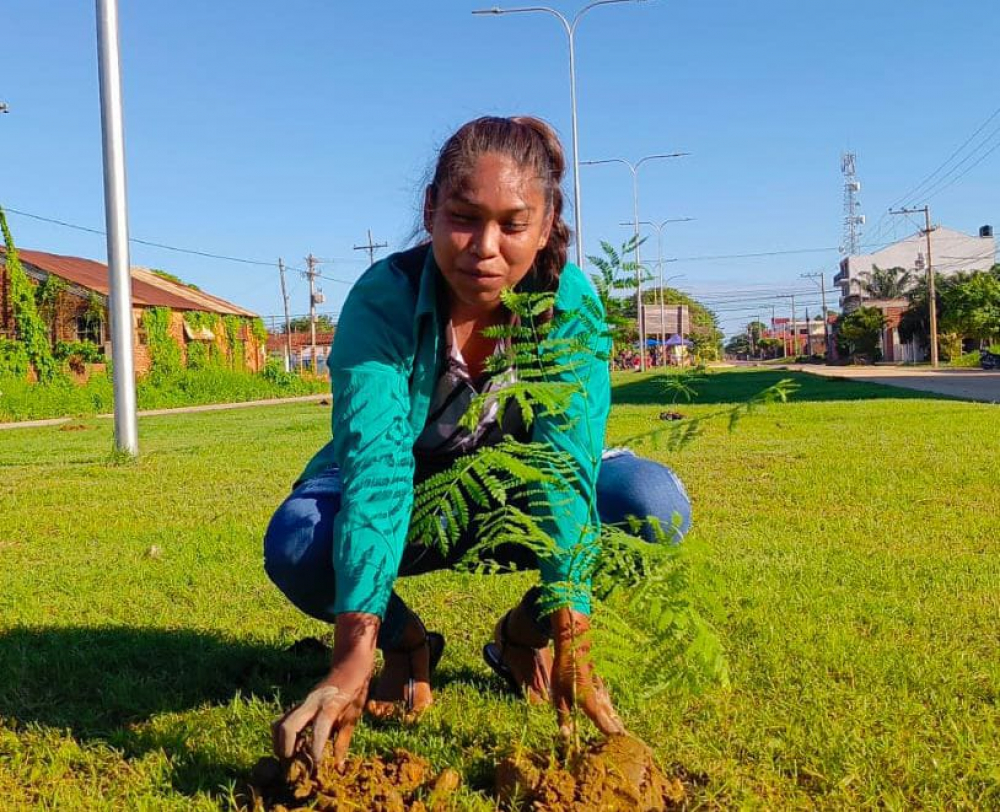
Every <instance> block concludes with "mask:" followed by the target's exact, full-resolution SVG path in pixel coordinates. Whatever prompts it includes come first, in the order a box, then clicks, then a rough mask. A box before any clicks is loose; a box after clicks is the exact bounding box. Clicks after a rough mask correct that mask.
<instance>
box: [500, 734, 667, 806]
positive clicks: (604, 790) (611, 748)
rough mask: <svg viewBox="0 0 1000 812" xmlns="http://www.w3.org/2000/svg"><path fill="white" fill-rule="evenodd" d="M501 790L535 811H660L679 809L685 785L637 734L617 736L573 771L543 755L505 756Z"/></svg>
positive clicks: (506, 800)
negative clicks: (661, 765) (668, 773)
mask: <svg viewBox="0 0 1000 812" xmlns="http://www.w3.org/2000/svg"><path fill="white" fill-rule="evenodd" d="M496 790H497V795H498V796H499V799H500V803H501V805H502V806H503V807H505V808H507V809H525V810H532V812H542V811H543V810H544V812H569V811H570V810H574V812H581V811H582V810H602V812H617V811H618V810H621V811H622V812H625V810H628V812H633V810H636V811H637V812H660V810H664V809H672V808H674V807H679V806H680V805H681V804H682V803H683V801H684V787H683V786H682V784H681V782H680V781H679V780H678V779H676V778H668V777H667V776H666V775H665V774H664V773H663V771H662V770H661V769H660V768H659V766H658V765H657V764H656V760H655V758H654V757H653V751H652V750H650V749H649V747H647V746H646V745H645V744H643V742H641V741H639V740H638V739H635V738H632V737H631V736H612V737H610V738H609V739H607V740H606V741H603V742H600V743H599V744H596V745H593V746H591V747H589V748H587V749H586V750H584V751H583V752H581V753H580V754H578V755H577V756H576V757H575V758H573V759H572V760H571V762H570V764H569V767H568V769H567V768H564V767H561V766H560V765H558V764H556V763H553V762H552V759H551V758H550V757H547V756H542V755H539V754H537V753H529V752H526V753H523V754H517V755H514V756H510V757H508V758H506V759H504V760H503V761H502V762H501V763H500V765H499V767H498V768H497V775H496Z"/></svg>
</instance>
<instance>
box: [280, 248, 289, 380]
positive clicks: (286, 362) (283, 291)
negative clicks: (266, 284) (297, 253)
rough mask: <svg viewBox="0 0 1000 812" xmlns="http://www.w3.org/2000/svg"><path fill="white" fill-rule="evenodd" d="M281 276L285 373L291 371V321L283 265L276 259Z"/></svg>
mask: <svg viewBox="0 0 1000 812" xmlns="http://www.w3.org/2000/svg"><path fill="white" fill-rule="evenodd" d="M278 274H279V275H280V276H281V298H282V300H283V301H284V303H285V372H291V371H292V320H291V319H290V318H289V317H288V290H287V289H286V288H285V263H284V262H283V261H282V260H281V257H278Z"/></svg>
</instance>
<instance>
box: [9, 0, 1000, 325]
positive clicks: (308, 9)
mask: <svg viewBox="0 0 1000 812" xmlns="http://www.w3.org/2000/svg"><path fill="white" fill-rule="evenodd" d="M120 4H121V17H122V52H123V70H124V84H125V117H126V139H127V145H126V149H127V159H128V174H129V206H130V225H131V233H132V235H133V236H134V237H138V238H141V239H145V240H151V241H156V242H161V243H166V244H169V245H174V246H179V247H185V248H192V249H197V250H201V251H205V252H209V253H216V254H223V255H227V256H237V257H245V258H250V259H255V260H261V261H265V262H272V261H274V262H276V260H277V258H278V257H279V256H281V257H284V258H285V260H286V262H287V263H289V264H290V265H292V266H294V267H302V266H303V257H304V256H305V255H306V254H307V253H309V252H312V253H314V254H315V255H317V256H319V257H322V258H324V259H329V260H332V261H330V262H327V263H324V264H323V266H322V273H323V274H324V275H325V276H327V277H330V279H327V280H324V281H323V289H324V291H325V293H326V295H327V304H326V305H325V306H324V308H323V310H326V311H329V312H336V310H337V309H338V308H339V306H340V304H341V303H342V302H343V299H344V296H345V295H346V292H347V290H348V285H346V284H342V283H340V282H336V281H333V279H339V280H346V281H350V280H353V279H356V278H357V276H358V275H359V274H360V273H361V272H362V271H363V270H364V267H365V265H366V264H367V263H366V259H365V254H363V253H362V252H360V251H355V250H353V246H354V245H356V244H359V243H361V242H363V241H364V240H365V237H366V231H367V229H368V228H371V229H372V231H373V234H374V236H375V238H376V240H377V241H380V242H382V241H384V242H388V243H389V245H390V247H391V248H398V247H401V246H403V245H405V244H406V243H407V241H408V240H409V237H410V235H411V233H412V231H413V228H414V225H415V222H416V216H417V203H418V201H419V199H420V196H421V188H422V179H423V177H424V174H425V172H426V171H427V169H428V167H429V166H430V164H431V161H432V158H433V154H434V151H435V149H436V148H437V147H438V146H439V145H440V143H441V142H442V140H443V139H444V138H445V137H447V135H448V134H449V133H450V132H451V131H452V130H453V129H454V128H455V127H457V126H458V125H459V124H461V123H462V122H464V121H466V120H468V119H470V118H473V117H475V116H478V115H481V114H484V113H492V114H515V113H532V114H535V115H539V116H542V117H544V118H547V119H549V120H550V121H551V122H552V123H553V124H554V125H555V126H556V127H557V129H558V130H559V131H560V133H561V134H562V136H563V138H564V141H565V143H566V145H567V148H568V146H569V139H570V132H571V130H570V108H569V88H568V77H567V73H568V67H567V64H568V62H567V51H566V43H565V36H564V34H563V33H562V30H561V28H560V26H559V24H558V22H557V21H556V20H555V19H554V18H551V17H549V16H547V15H542V14H522V15H508V16H503V17H492V16H487V17H474V16H473V15H471V14H470V12H471V10H472V9H475V8H481V7H483V6H485V5H488V3H479V2H465V0H448V1H447V2H445V1H444V0H439V1H438V2H424V3H413V2H401V1H400V0H394V1H392V2H388V1H387V2H375V1H374V0H373V1H372V2H349V0H337V2H319V0H311V1H307V0H288V2H285V3H281V4H276V3H273V2H270V3H264V2H256V0H253V1H251V0H241V2H236V0H213V2H211V3H205V2H195V1H194V0H173V1H172V2H169V3H168V2H159V3H154V2H149V0H143V2H137V0H120ZM553 5H554V6H555V7H556V8H558V9H560V10H561V11H563V12H565V13H567V14H570V15H571V14H572V13H573V12H575V10H576V9H578V8H579V7H580V6H581V5H582V3H577V2H572V3H570V2H553ZM0 29H2V30H3V31H4V43H5V44H4V47H3V48H2V49H0V101H4V102H6V103H7V104H8V105H9V106H10V109H11V112H10V114H9V115H4V116H0V204H2V205H4V206H5V207H7V208H9V209H17V210H19V211H22V212H28V213H32V214H36V215H41V216H45V217H50V218H54V219H58V220H63V221H66V222H69V223H75V224H80V225H83V226H88V227H93V228H98V229H100V228H103V197H102V194H103V192H102V186H101V182H102V174H101V143H100V121H99V109H98V88H97V58H96V44H95V21H94V4H93V2H89V1H88V2H67V0H4V2H3V5H2V6H0ZM998 32H1000V4H997V3H995V2H991V0H978V1H976V2H973V0H957V1H956V2H952V3H949V4H946V5H945V4H941V3H938V2H931V0H915V2H911V3H907V4H899V3H888V2H882V3H874V2H867V3H862V2H857V1H856V0H844V1H843V2H839V3H830V2H824V3H819V2H808V3H803V2H791V0H780V1H779V0H764V1H763V2H759V3H753V4H751V3H747V2H737V1H736V0H719V2H714V3H707V2H691V1H690V0H689V1H688V2H665V1H664V0H648V1H647V2H642V3H635V4H632V3H626V4H621V5H617V6H609V7H603V8H596V9H594V10H592V11H591V12H590V13H589V14H588V15H587V16H586V17H585V18H584V19H583V21H582V22H581V23H580V26H579V28H578V33H577V75H578V94H579V106H578V109H579V117H580V153H581V158H583V159H601V158H609V157H625V158H630V159H636V158H639V157H641V156H643V155H646V154H649V153H659V152H673V151H689V152H691V153H692V155H691V156H690V157H688V158H683V159H679V160H673V161H662V162H652V163H648V164H646V165H645V166H643V168H642V169H641V170H640V216H641V217H642V218H643V219H648V220H663V219H666V218H671V217H681V216H690V217H694V218H697V219H696V220H694V221H692V222H688V223H681V224H677V225H671V226H667V228H666V229H665V230H664V238H665V240H664V241H665V248H664V253H665V255H666V256H667V257H671V258H673V257H680V258H681V259H680V260H679V261H677V262H674V263H671V264H669V265H667V266H666V268H667V270H666V273H667V274H669V275H674V274H683V276H682V277H681V278H680V279H678V280H677V284H678V286H680V287H682V288H685V289H687V290H689V291H691V292H693V293H695V294H699V293H700V294H703V295H705V296H706V297H707V299H708V300H710V301H713V302H715V303H716V307H717V310H718V311H719V315H720V317H721V319H722V322H723V325H724V327H725V328H726V329H727V331H728V332H731V331H733V330H734V329H735V328H736V326H737V325H738V324H739V323H741V322H742V323H745V322H746V320H747V319H748V318H750V317H751V314H752V312H753V311H755V310H758V309H759V310H760V311H761V313H762V315H765V316H766V315H769V313H768V310H769V308H770V304H771V303H775V304H776V305H777V307H778V314H779V315H781V312H782V309H783V308H784V309H787V304H786V303H785V302H784V300H773V299H767V298H764V297H767V296H774V295H777V294H780V293H789V292H793V291H799V292H800V298H799V302H800V304H799V307H803V305H809V304H812V303H813V302H814V301H815V302H818V296H816V295H815V294H807V293H806V291H807V289H808V288H809V287H810V283H809V282H807V281H805V280H801V279H799V274H800V273H802V272H807V271H815V270H820V269H824V270H826V271H828V274H827V278H828V284H829V280H830V279H831V278H832V275H833V272H834V270H835V265H836V262H837V258H838V255H837V252H836V251H827V252H818V251H817V252H812V253H800V254H783V255H778V256H771V257H743V258H732V259H721V260H704V259H695V258H699V257H706V256H719V255H733V254H749V253H758V252H772V251H785V250H790V249H800V248H829V247H836V246H837V245H838V244H839V243H840V239H841V205H842V203H841V189H842V180H841V177H840V172H839V169H840V167H839V163H840V153H841V152H842V151H843V150H845V149H852V150H854V151H856V152H857V153H858V170H859V175H860V178H861V181H862V184H863V188H862V193H861V201H862V206H863V207H862V211H863V212H864V213H865V214H866V215H867V217H868V219H869V224H870V227H869V229H868V232H869V235H873V236H874V237H876V238H877V241H878V242H884V241H888V240H891V239H892V238H893V237H894V236H896V237H903V236H905V235H906V234H908V233H910V232H912V230H913V226H912V224H911V223H908V222H906V221H904V220H898V219H897V218H893V221H892V222H883V223H882V225H881V227H880V228H878V229H876V227H875V226H876V224H877V223H878V221H879V220H880V219H882V213H883V212H884V211H885V209H886V208H887V207H888V206H889V204H891V203H894V202H895V201H896V200H897V198H899V197H900V196H901V195H903V194H904V193H905V192H907V191H908V190H909V189H911V188H912V187H914V186H916V185H917V184H918V183H919V182H920V181H921V180H922V179H923V178H924V177H926V176H927V175H928V174H930V173H931V172H932V171H933V170H934V169H935V168H936V167H938V166H939V165H940V164H941V163H942V162H943V161H945V159H946V158H947V157H948V156H949V155H950V154H951V153H952V151H953V150H954V149H955V148H956V147H958V146H959V145H960V144H961V143H962V142H963V141H965V140H966V138H967V137H968V136H970V135H971V134H972V133H973V132H974V131H975V130H976V128H977V127H979V126H980V125H981V124H982V123H983V122H984V121H985V120H986V119H987V118H988V117H989V116H990V115H991V114H992V113H993V112H994V111H996V110H997V109H998V108H1000V92H998V90H997V82H996V78H997V75H998V74H997V71H996V62H995V53H996V42H997V36H998ZM998 126H1000V116H998V117H997V118H996V119H994V120H993V121H992V122H991V123H990V125H988V126H987V128H986V129H985V130H984V131H983V132H982V133H981V135H980V138H982V139H988V138H989V137H990V133H992V132H993V131H994V128H995V127H998ZM997 141H1000V131H998V134H997V135H996V136H995V137H993V140H985V141H984V143H983V146H982V149H981V150H980V152H979V153H976V155H975V157H974V158H973V160H970V161H968V162H967V163H966V164H965V165H964V167H963V169H964V168H968V167H969V166H970V165H971V164H972V163H973V162H974V160H975V158H978V157H981V155H982V154H984V153H985V152H986V151H987V150H988V149H989V148H991V147H992V146H993V144H994V143H995V142H997ZM977 143H979V141H978V140H974V141H973V142H972V144H970V146H969V147H968V148H967V150H971V149H972V148H974V147H975V146H976V144H977ZM964 154H965V153H963V154H961V155H960V156H958V159H961V158H962V157H963V156H964ZM581 172H582V191H583V205H582V210H583V215H584V229H583V230H584V237H585V247H586V251H587V252H588V253H594V252H596V251H597V249H598V241H599V240H600V239H607V240H610V241H612V242H616V243H617V242H621V241H622V240H623V239H624V238H625V237H627V236H628V229H627V228H622V227H620V226H619V225H618V224H619V223H620V222H621V221H625V220H630V219H631V216H632V200H631V176H630V175H629V173H628V171H627V170H626V169H625V168H624V167H623V166H619V165H611V166H600V167H583V168H582V170H581ZM956 174H957V172H956ZM567 194H568V197H569V198H570V199H571V196H572V195H571V186H570V181H569V179H568V180H567ZM903 202H906V203H913V204H917V205H921V204H923V202H924V199H923V198H921V197H918V198H915V199H912V200H905V201H903ZM929 202H930V204H931V205H932V207H933V214H934V220H935V221H936V222H939V223H941V224H943V225H947V226H949V227H952V228H957V229H959V230H963V231H967V232H972V231H973V230H974V229H976V228H978V226H980V225H982V224H985V223H992V224H994V225H998V226H1000V150H997V151H996V152H994V153H992V154H991V155H989V156H988V157H986V158H984V159H983V160H982V162H981V163H979V164H978V166H976V167H975V168H974V169H972V170H971V171H970V172H968V174H966V175H965V176H964V177H962V178H961V179H959V180H957V181H956V182H955V183H954V184H951V185H949V186H947V188H944V189H942V190H941V191H940V193H939V194H936V195H934V196H933V197H932V198H931V199H930V201H929ZM9 219H10V222H11V225H12V227H13V229H14V232H15V237H16V239H17V241H18V243H19V244H20V245H21V246H22V247H26V248H35V249H40V250H47V251H52V252H55V253H65V254H76V255H80V256H86V257H93V258H97V259H104V258H105V244H104V240H103V237H100V236H97V235H93V234H88V233H85V232H80V231H75V230H72V229H68V228H65V227H61V226H56V225H52V224H47V223H44V222H40V221H37V220H33V219H31V218H28V217H25V216H23V215H18V214H11V215H10V218H9ZM654 244H655V238H653V239H652V240H650V242H649V243H648V245H649V250H650V253H651V254H652V253H654V252H655V247H654ZM132 262H133V264H137V265H146V266H152V267H160V268H164V269H167V270H170V271H171V272H173V273H176V274H178V275H179V276H181V277H182V278H184V279H186V280H189V281H191V282H194V283H196V284H198V285H199V286H201V287H203V288H205V289H207V290H209V291H211V292H213V293H216V294H218V295H220V296H223V297H225V298H228V299H231V300H233V301H235V302H238V303H240V304H242V305H244V306H247V307H250V308H253V309H255V310H256V311H258V312H260V313H261V314H264V315H271V314H277V313H279V312H280V308H281V305H280V302H281V300H280V292H279V286H278V277H277V270H276V268H273V267H263V266H256V265H246V264H237V263H230V262H224V261H220V260H211V259H206V258H202V257H197V256H192V255H187V254H181V253H173V252H169V251H165V250H162V249H158V248H152V247H148V246H142V245H133V247H132ZM291 281H292V286H291V293H292V309H293V311H294V312H296V313H301V312H304V311H305V310H306V309H307V305H308V302H307V287H306V283H305V281H304V280H302V279H301V278H300V277H299V276H298V275H297V274H293V276H292V280H291ZM832 298H833V299H835V298H836V294H833V296H832Z"/></svg>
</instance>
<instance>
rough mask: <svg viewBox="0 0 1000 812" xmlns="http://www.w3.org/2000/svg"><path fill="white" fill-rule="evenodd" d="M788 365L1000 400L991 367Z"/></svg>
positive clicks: (998, 377)
mask: <svg viewBox="0 0 1000 812" xmlns="http://www.w3.org/2000/svg"><path fill="white" fill-rule="evenodd" d="M787 368H788V369H794V370H798V371H801V372H808V373H810V374H812V375H823V376H825V377H830V378H847V379H850V380H852V381H865V382H867V383H881V384H885V385H886V386H901V387H903V388H905V389H918V390H920V391H922V392H935V393H937V394H941V395H951V396H952V397H956V398H962V399H963V400H978V401H982V402H984V403H1000V371H994V370H989V371H987V370H983V369H930V368H921V367H888V366H886V367H882V366H873V367H824V366H818V365H813V364H789V365H788V367H787Z"/></svg>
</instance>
